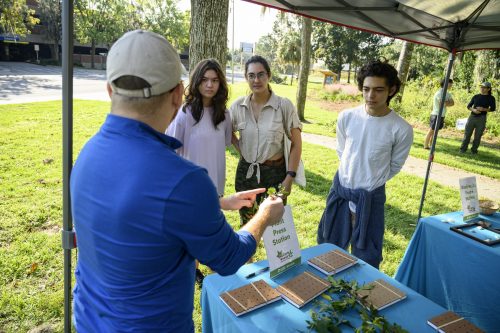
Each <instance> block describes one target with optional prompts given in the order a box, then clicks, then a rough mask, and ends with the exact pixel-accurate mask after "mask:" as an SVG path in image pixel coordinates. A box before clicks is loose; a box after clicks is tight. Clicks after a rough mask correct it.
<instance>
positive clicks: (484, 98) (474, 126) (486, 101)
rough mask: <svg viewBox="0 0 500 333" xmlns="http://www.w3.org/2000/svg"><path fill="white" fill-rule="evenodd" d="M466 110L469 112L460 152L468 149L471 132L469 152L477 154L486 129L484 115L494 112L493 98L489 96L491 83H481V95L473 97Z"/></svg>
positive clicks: (494, 103)
mask: <svg viewBox="0 0 500 333" xmlns="http://www.w3.org/2000/svg"><path fill="white" fill-rule="evenodd" d="M467 109H469V110H470V111H471V113H470V116H469V119H467V124H465V133H464V138H463V140H462V145H461V146H460V152H461V153H465V152H466V151H467V148H468V147H469V142H470V138H471V136H472V132H474V140H473V141H472V147H471V149H470V150H471V152H472V154H477V149H478V148H479V144H480V143H481V137H482V136H483V133H484V130H485V129H486V115H487V114H488V112H493V111H495V110H496V102H495V97H493V96H492V95H491V83H490V82H483V83H482V84H481V93H480V94H477V95H474V97H472V99H471V100H470V102H469V104H467Z"/></svg>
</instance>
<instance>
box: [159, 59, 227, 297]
mask: <svg viewBox="0 0 500 333" xmlns="http://www.w3.org/2000/svg"><path fill="white" fill-rule="evenodd" d="M185 95H186V100H185V103H184V105H183V106H182V107H181V112H179V113H178V114H177V116H176V117H175V119H174V121H172V123H171V124H170V126H169V127H168V129H167V135H170V136H173V137H175V138H176V139H178V140H179V141H181V142H182V147H181V148H179V149H178V150H177V153H178V154H179V155H181V156H182V157H184V158H185V159H187V160H189V161H191V162H193V163H194V164H197V165H199V166H202V167H204V168H205V169H207V171H208V175H209V177H210V179H211V180H212V182H213V183H214V185H215V187H216V188H217V193H218V194H219V197H222V196H223V195H224V187H225V184H226V146H229V145H231V136H232V128H231V118H230V116H229V112H228V111H227V109H226V104H227V101H228V96H229V92H228V88H227V82H226V76H225V75H224V73H223V72H222V69H221V66H220V65H219V63H218V62H217V60H215V59H206V60H202V61H200V62H199V63H198V64H197V65H196V67H195V68H194V70H193V72H192V74H191V77H190V80H189V85H188V86H187V87H186V91H185ZM203 278H204V275H203V273H202V272H201V271H200V270H199V269H198V261H196V282H197V283H198V284H199V285H200V288H201V285H202V283H203Z"/></svg>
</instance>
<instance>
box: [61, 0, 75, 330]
mask: <svg viewBox="0 0 500 333" xmlns="http://www.w3.org/2000/svg"><path fill="white" fill-rule="evenodd" d="M62 31H63V34H62V86H63V91H62V104H63V105H62V106H63V113H62V128H63V133H62V137H63V230H62V248H63V251H64V332H65V333H70V332H71V276H72V270H71V249H73V248H75V247H76V244H75V243H76V242H75V236H74V232H73V222H72V219H71V200H70V193H69V176H70V173H71V168H72V165H73V0H63V2H62Z"/></svg>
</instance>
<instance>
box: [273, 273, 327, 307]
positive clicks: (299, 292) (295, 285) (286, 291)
mask: <svg viewBox="0 0 500 333" xmlns="http://www.w3.org/2000/svg"><path fill="white" fill-rule="evenodd" d="M330 286H331V284H330V282H328V281H327V280H325V279H323V278H320V277H319V276H317V275H316V274H314V273H311V272H308V271H305V272H303V273H301V274H299V275H297V276H296V277H294V278H292V279H290V280H288V281H287V282H285V283H283V284H282V285H280V286H278V288H276V290H277V291H278V292H279V293H280V294H281V295H282V296H283V298H285V299H286V300H287V301H289V302H290V303H292V304H293V305H295V306H296V307H298V308H300V307H302V306H304V305H305V304H307V303H308V302H310V301H311V300H313V299H314V298H315V297H316V296H318V295H320V294H322V293H324V292H325V291H327V290H328V288H330Z"/></svg>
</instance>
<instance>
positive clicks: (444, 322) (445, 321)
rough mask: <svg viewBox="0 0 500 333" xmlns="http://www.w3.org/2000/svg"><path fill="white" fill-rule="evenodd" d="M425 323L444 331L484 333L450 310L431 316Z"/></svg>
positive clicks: (449, 332)
mask: <svg viewBox="0 0 500 333" xmlns="http://www.w3.org/2000/svg"><path fill="white" fill-rule="evenodd" d="M427 323H428V324H429V325H430V326H432V328H435V329H437V330H439V332H444V333H484V332H483V331H482V330H480V329H479V328H477V327H476V326H474V324H472V323H471V322H469V321H467V320H466V319H464V318H462V317H460V316H459V315H457V314H456V313H454V312H451V311H448V312H445V313H442V314H440V315H439V316H436V317H433V318H431V319H429V320H428V321H427Z"/></svg>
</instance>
